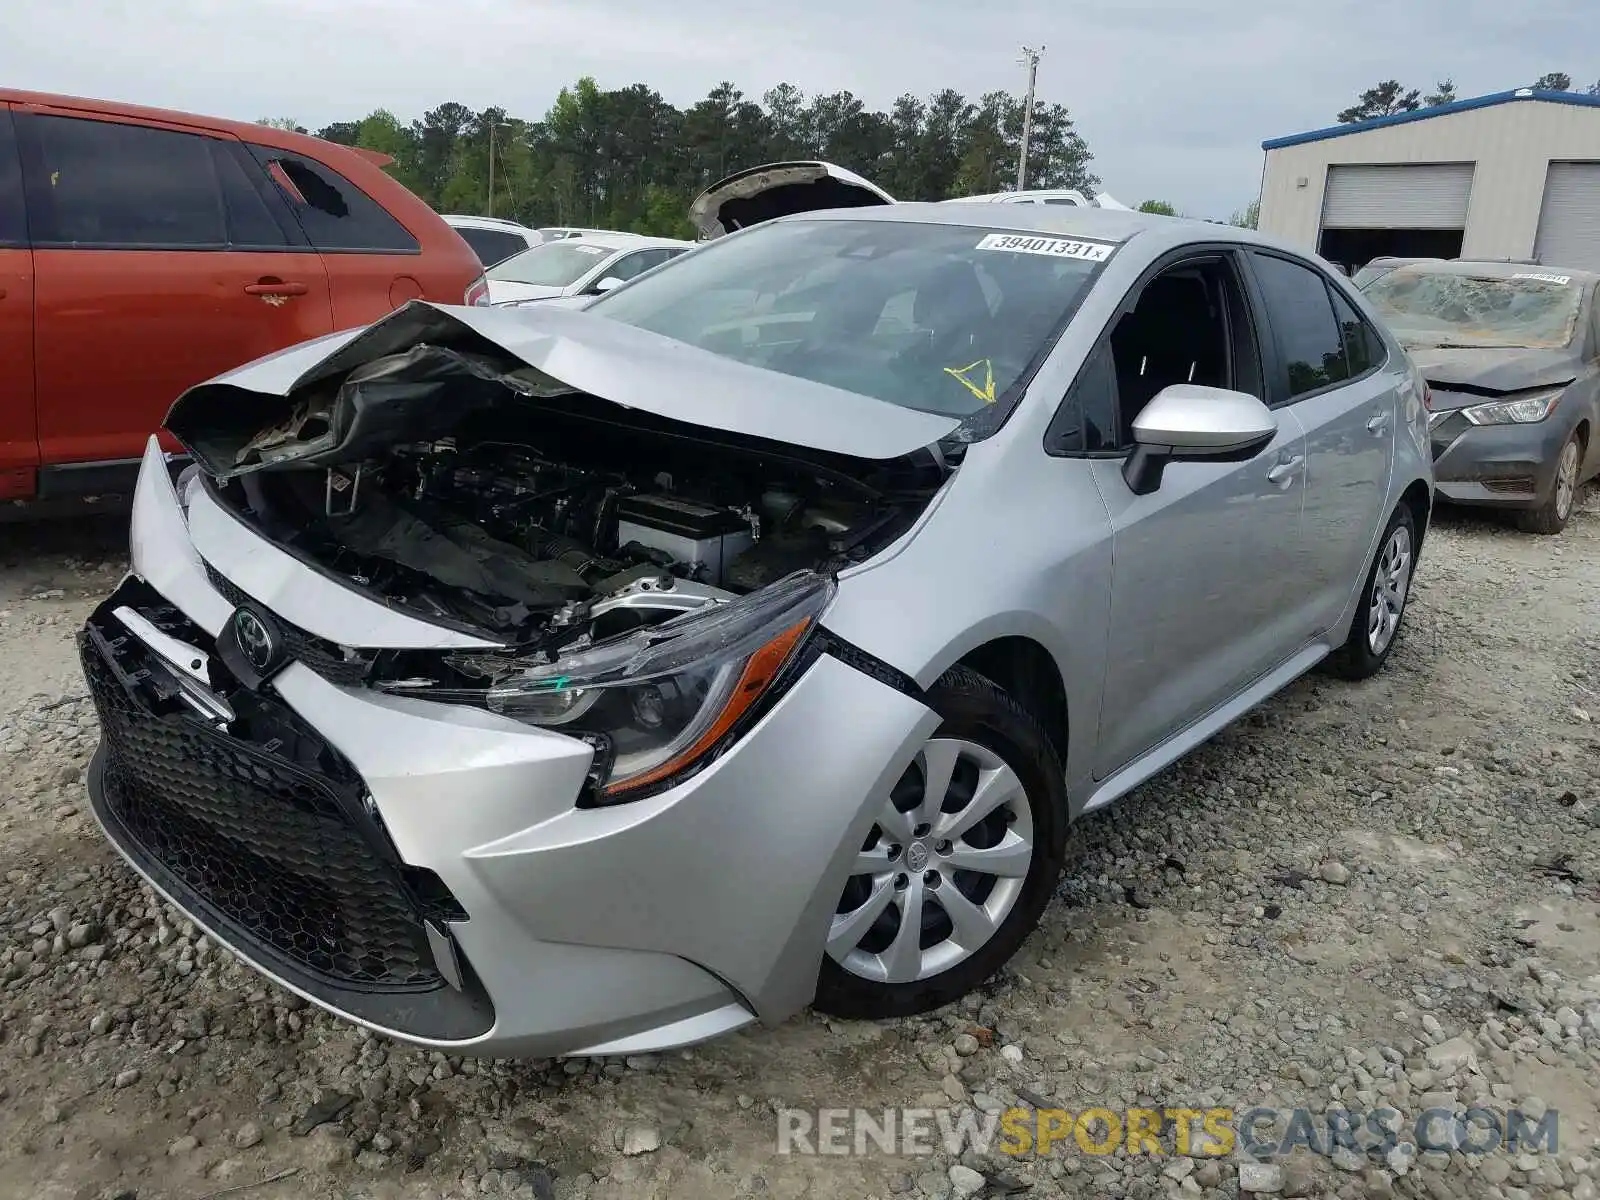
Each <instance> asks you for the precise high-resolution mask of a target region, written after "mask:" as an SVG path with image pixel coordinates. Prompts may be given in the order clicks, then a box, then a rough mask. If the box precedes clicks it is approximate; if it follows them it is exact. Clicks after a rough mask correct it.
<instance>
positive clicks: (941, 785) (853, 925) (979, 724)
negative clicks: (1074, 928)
mask: <svg viewBox="0 0 1600 1200" xmlns="http://www.w3.org/2000/svg"><path fill="white" fill-rule="evenodd" d="M928 699H929V704H930V705H931V706H932V707H933V708H934V710H935V711H937V712H938V713H939V714H940V715H941V716H942V717H943V718H944V721H943V723H942V724H941V725H940V726H939V728H938V729H937V730H936V731H935V732H934V735H933V737H931V738H930V739H929V740H928V741H927V742H926V743H925V744H924V745H923V747H922V749H921V750H920V751H919V752H918V754H917V757H916V759H915V760H914V761H913V762H912V763H911V765H910V766H909V767H907V768H906V770H905V772H904V773H903V774H902V775H901V776H900V779H899V780H898V781H897V782H896V784H895V785H894V787H893V788H891V789H890V791H889V793H888V795H886V796H884V797H883V798H882V801H881V804H880V807H879V810H878V814H877V817H876V820H875V822H874V824H873V826H872V829H871V830H870V831H869V832H868V834H867V838H866V841H865V843H864V844H863V845H862V847H861V851H860V853H859V854H858V855H857V856H856V861H855V864H854V866H853V867H852V869H851V875H850V878H849V880H848V881H847V882H846V884H845V888H844V893H843V895H841V896H840V898H839V903H838V906H837V909H836V911H835V914H834V917H833V922H832V925H831V927H830V929H829V932H828V942H827V951H826V954H825V956H824V958H823V962H822V969H821V972H820V975H819V978H818V982H817V997H816V1007H817V1008H818V1009H820V1010H821V1011H823V1012H827V1013H832V1014H835V1015H837V1016H843V1017H867V1018H879V1017H895V1016H906V1015H908V1014H911V1013H919V1012H926V1011H928V1010H929V1009H932V1008H937V1007H938V1006H940V1005H942V1004H948V1003H949V1002H950V1001H952V1000H956V999H958V998H959V997H961V996H962V995H964V994H966V993H967V992H969V991H971V990H972V989H973V988H975V987H977V986H978V985H979V984H981V983H982V982H983V981H984V980H986V979H988V978H989V977H990V976H991V975H993V974H994V973H995V972H996V971H997V970H999V968H1000V967H1001V966H1002V965H1004V964H1005V962H1006V961H1007V960H1008V959H1009V958H1010V957H1011V956H1012V955H1013V954H1014V953H1016V950H1017V947H1018V946H1020V945H1021V944H1022V941H1023V939H1024V938H1026V937H1027V936H1028V934H1029V933H1030V932H1031V931H1032V930H1033V928H1034V926H1035V925H1037V924H1038V922H1039V917H1040V914H1041V913H1043V911H1044V908H1045V905H1046V904H1047V903H1048V902H1049V899H1050V896H1051V894H1052V893H1053V892H1054V890H1055V885H1056V880H1057V878H1058V876H1059V875H1060V872H1061V860H1062V855H1063V853H1064V849H1065V841H1066V815H1067V804H1066V788H1065V785H1064V782H1063V778H1062V774H1063V773H1062V769H1061V766H1060V763H1059V761H1058V760H1057V758H1056V754H1055V750H1054V749H1053V748H1052V746H1051V744H1050V740H1049V738H1048V737H1047V736H1046V735H1045V733H1044V731H1043V730H1042V729H1041V728H1040V727H1039V725H1038V723H1037V722H1036V721H1034V720H1033V718H1032V717H1030V716H1029V715H1028V714H1027V713H1026V712H1024V711H1023V710H1022V708H1021V707H1019V706H1018V705H1017V703H1016V702H1015V701H1014V700H1012V699H1011V697H1010V696H1008V695H1007V694H1006V693H1005V692H1003V691H1001V690H1000V689H999V688H997V687H996V686H995V685H994V684H993V683H991V682H989V680H987V679H985V678H984V677H983V676H981V675H979V674H977V673H976V672H974V671H970V670H967V669H966V668H964V667H956V668H953V669H952V670H951V671H949V672H948V673H947V674H945V676H944V677H943V678H941V679H940V680H939V682H938V683H936V684H935V685H934V686H933V687H932V688H931V689H930V691H929V697H928Z"/></svg>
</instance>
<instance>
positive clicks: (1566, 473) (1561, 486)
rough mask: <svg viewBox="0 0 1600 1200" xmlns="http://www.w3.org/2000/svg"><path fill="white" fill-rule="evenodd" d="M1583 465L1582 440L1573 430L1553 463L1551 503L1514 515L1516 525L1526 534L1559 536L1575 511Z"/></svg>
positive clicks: (1579, 494) (1578, 498) (1549, 500)
mask: <svg viewBox="0 0 1600 1200" xmlns="http://www.w3.org/2000/svg"><path fill="white" fill-rule="evenodd" d="M1582 465H1583V439H1582V438H1580V437H1579V435H1578V433H1577V431H1576V430H1574V431H1573V434H1572V436H1571V437H1569V438H1568V439H1567V441H1566V444H1565V445H1564V446H1562V447H1561V456H1560V457H1559V458H1558V459H1556V481H1555V485H1554V486H1553V487H1551V489H1550V499H1548V500H1546V501H1545V502H1544V503H1543V504H1541V505H1540V506H1539V507H1538V508H1530V509H1527V510H1525V511H1523V512H1519V513H1518V514H1517V525H1518V526H1519V527H1520V528H1522V529H1524V530H1526V531H1527V532H1529V533H1546V534H1553V533H1560V532H1561V531H1562V530H1563V529H1565V528H1566V527H1567V521H1568V520H1569V519H1570V518H1571V517H1572V511H1573V509H1575V508H1577V507H1578V501H1579V500H1580V499H1581V493H1580V491H1579V488H1578V471H1579V469H1580V467H1581V466H1582Z"/></svg>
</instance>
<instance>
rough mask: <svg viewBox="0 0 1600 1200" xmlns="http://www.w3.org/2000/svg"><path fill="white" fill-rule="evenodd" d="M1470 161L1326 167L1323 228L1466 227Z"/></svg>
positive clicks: (1470, 170)
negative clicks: (1326, 182) (1326, 179)
mask: <svg viewBox="0 0 1600 1200" xmlns="http://www.w3.org/2000/svg"><path fill="white" fill-rule="evenodd" d="M1473 165H1474V164H1472V163H1434V164H1427V165H1417V164H1410V163H1407V164H1396V165H1393V166H1381V167H1376V166H1373V167H1369V166H1361V167H1351V166H1337V167H1329V168H1328V187H1327V192H1326V193H1325V195H1324V196H1323V201H1322V227H1323V228H1324V229H1465V228H1466V227H1467V199H1468V197H1470V196H1471V195H1472V168H1473Z"/></svg>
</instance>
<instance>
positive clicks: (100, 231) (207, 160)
mask: <svg viewBox="0 0 1600 1200" xmlns="http://www.w3.org/2000/svg"><path fill="white" fill-rule="evenodd" d="M29 130H30V131H31V133H32V134H33V137H34V139H35V146H36V151H37V154H38V167H39V177H38V178H37V179H35V180H33V181H32V187H31V189H30V194H31V196H32V198H33V199H34V201H35V204H34V205H33V216H34V218H35V221H36V224H37V226H38V228H37V230H36V236H35V242H36V244H38V245H43V246H50V245H54V246H71V247H83V248H93V247H106V248H120V249H137V248H145V247H148V248H152V249H168V248H170V249H179V250H217V249H222V248H223V247H224V246H225V245H226V244H227V225H226V220H225V218H224V215H223V207H222V193H221V190H220V189H219V187H218V185H217V176H216V171H215V170H214V168H213V166H212V158H211V141H212V139H210V138H207V137H203V136H201V135H199V134H193V133H175V132H173V131H171V130H167V129H152V128H149V127H148V126H144V125H123V124H119V123H116V122H112V121H89V120H83V119H80V118H76V117H49V116H33V117H30V118H29Z"/></svg>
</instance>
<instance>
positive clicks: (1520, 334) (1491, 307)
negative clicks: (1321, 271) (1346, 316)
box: [1365, 267, 1583, 350]
mask: <svg viewBox="0 0 1600 1200" xmlns="http://www.w3.org/2000/svg"><path fill="white" fill-rule="evenodd" d="M1365 294H1366V297H1367V299H1368V300H1370V301H1371V302H1372V304H1373V305H1374V306H1375V307H1376V308H1377V310H1378V312H1379V313H1380V314H1381V315H1382V316H1383V318H1384V320H1385V321H1386V322H1387V323H1388V325H1389V327H1390V328H1391V329H1392V330H1393V331H1394V334H1395V336H1396V337H1397V338H1399V339H1400V341H1401V342H1403V343H1404V344H1405V345H1406V346H1407V347H1408V348H1411V349H1431V348H1444V347H1458V348H1461V349H1470V350H1476V349H1502V348H1504V349H1529V350H1556V349H1560V348H1561V347H1563V346H1566V345H1567V344H1568V343H1569V342H1571V341H1572V335H1573V331H1574V329H1575V328H1576V326H1577V323H1578V308H1579V305H1580V303H1581V301H1582V299H1583V292H1582V290H1581V289H1580V288H1579V286H1578V285H1577V284H1576V283H1574V282H1573V281H1572V277H1571V276H1569V275H1559V274H1553V273H1550V272H1545V271H1526V272H1520V273H1518V274H1516V275H1508V276H1500V277H1498V278H1495V277H1489V276H1482V275H1465V274H1462V273H1460V272H1446V271H1431V270H1428V269H1427V268H1425V267H1399V268H1397V269H1396V270H1393V271H1390V272H1389V273H1388V274H1387V275H1384V276H1382V277H1381V278H1379V279H1375V280H1373V281H1372V282H1371V283H1369V284H1368V285H1367V287H1366V292H1365Z"/></svg>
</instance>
